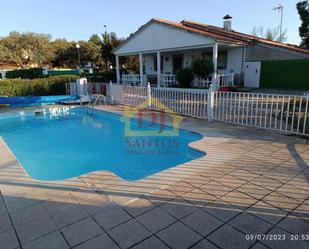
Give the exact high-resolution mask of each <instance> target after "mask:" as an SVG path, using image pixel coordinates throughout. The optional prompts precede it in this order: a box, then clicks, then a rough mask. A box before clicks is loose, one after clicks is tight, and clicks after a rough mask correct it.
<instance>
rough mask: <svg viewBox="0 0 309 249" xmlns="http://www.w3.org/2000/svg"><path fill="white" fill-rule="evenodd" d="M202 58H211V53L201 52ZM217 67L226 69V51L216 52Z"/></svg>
mask: <svg viewBox="0 0 309 249" xmlns="http://www.w3.org/2000/svg"><path fill="white" fill-rule="evenodd" d="M202 56H203V58H207V59H210V60H212V53H211V52H209V53H203V54H202ZM217 69H220V70H226V69H227V51H222V52H218V61H217Z"/></svg>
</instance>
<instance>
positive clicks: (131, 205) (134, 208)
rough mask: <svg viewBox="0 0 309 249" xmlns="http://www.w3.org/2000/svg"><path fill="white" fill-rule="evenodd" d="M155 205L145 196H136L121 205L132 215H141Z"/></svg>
mask: <svg viewBox="0 0 309 249" xmlns="http://www.w3.org/2000/svg"><path fill="white" fill-rule="evenodd" d="M155 207H156V206H155V204H153V203H152V202H151V201H150V200H148V199H146V198H137V199H134V200H132V201H129V202H128V203H126V204H125V205H123V208H124V209H125V210H126V211H127V212H128V213H129V214H131V215H132V216H133V217H136V216H138V215H141V214H143V213H145V212H147V211H149V210H151V209H153V208H155Z"/></svg>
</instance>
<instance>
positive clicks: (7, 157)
mask: <svg viewBox="0 0 309 249" xmlns="http://www.w3.org/2000/svg"><path fill="white" fill-rule="evenodd" d="M111 109H112V110H113V111H121V109H119V108H115V107H113V108H111ZM182 127H183V128H187V129H191V130H194V131H198V132H200V133H201V134H203V135H204V136H205V137H204V138H203V139H202V140H200V141H198V142H195V143H193V144H191V146H192V147H195V148H197V149H199V150H202V151H207V156H205V157H203V158H200V159H197V160H194V161H191V162H189V163H186V164H183V165H179V166H177V167H174V168H171V169H168V170H165V171H163V172H160V173H158V174H155V175H152V176H150V177H148V178H145V179H143V180H139V181H135V182H129V181H124V180H122V179H120V178H119V177H117V176H115V175H114V174H112V173H111V172H104V171H102V172H93V173H91V174H87V175H83V176H80V177H77V178H73V179H69V180H66V181H58V182H46V181H37V180H33V179H31V178H30V177H29V176H28V175H27V174H26V173H25V172H24V170H23V168H22V167H21V166H20V165H19V163H18V161H17V160H16V159H15V157H14V156H13V155H12V154H11V152H10V151H9V149H8V148H7V146H6V145H5V143H4V142H3V141H2V140H0V191H1V196H0V248H1V249H2V248H3V249H13V248H24V249H36V248H39V249H45V248H48V249H61V248H76V249H82V248H84V249H86V248H87V249H88V248H91V249H96V248H99V249H102V248H103V249H105V248H107V249H113V248H135V249H136V248H141V249H145V248H153V249H160V248H177V249H181V248H195V249H197V248H209V249H212V248H229V249H230V248H237V249H242V248H254V249H257V248H280V249H282V248H293V249H295V248H309V240H307V241H303V240H295V239H297V238H298V237H296V236H293V235H299V236H300V235H302V234H303V235H306V234H307V235H306V236H307V237H306V238H307V239H309V238H308V236H309V235H308V234H309V168H308V164H309V145H306V144H305V142H306V141H305V140H304V139H300V138H296V137H293V136H285V135H280V134H276V133H273V132H268V131H263V130H258V129H253V128H246V127H236V126H231V125H227V124H223V123H217V122H212V123H207V122H206V121H202V120H197V119H190V118H186V119H185V120H184V122H183V123H182ZM246 235H251V236H252V237H253V238H251V236H250V238H249V239H246ZM257 235H261V236H263V235H267V236H264V237H262V238H257V237H256V236H257ZM292 239H294V240H292Z"/></svg>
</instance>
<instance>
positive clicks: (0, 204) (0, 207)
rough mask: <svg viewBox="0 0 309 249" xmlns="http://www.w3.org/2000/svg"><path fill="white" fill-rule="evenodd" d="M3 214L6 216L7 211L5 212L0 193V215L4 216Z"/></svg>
mask: <svg viewBox="0 0 309 249" xmlns="http://www.w3.org/2000/svg"><path fill="white" fill-rule="evenodd" d="M4 214H7V210H6V207H5V203H4V201H3V198H2V195H1V192H0V215H4Z"/></svg>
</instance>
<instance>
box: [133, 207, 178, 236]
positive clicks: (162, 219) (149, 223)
mask: <svg viewBox="0 0 309 249" xmlns="http://www.w3.org/2000/svg"><path fill="white" fill-rule="evenodd" d="M136 219H137V220H138V221H139V222H140V223H142V224H143V225H144V226H145V227H147V228H148V229H149V230H150V231H151V232H152V233H156V232H158V231H159V230H161V229H163V228H165V227H167V226H168V225H170V224H172V223H173V222H175V221H176V219H175V218H173V217H172V216H171V215H169V214H168V213H167V212H166V211H164V210H163V209H162V208H160V207H157V208H155V209H152V210H150V211H149V212H147V213H145V214H142V215H140V216H138V217H137V218H136Z"/></svg>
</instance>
